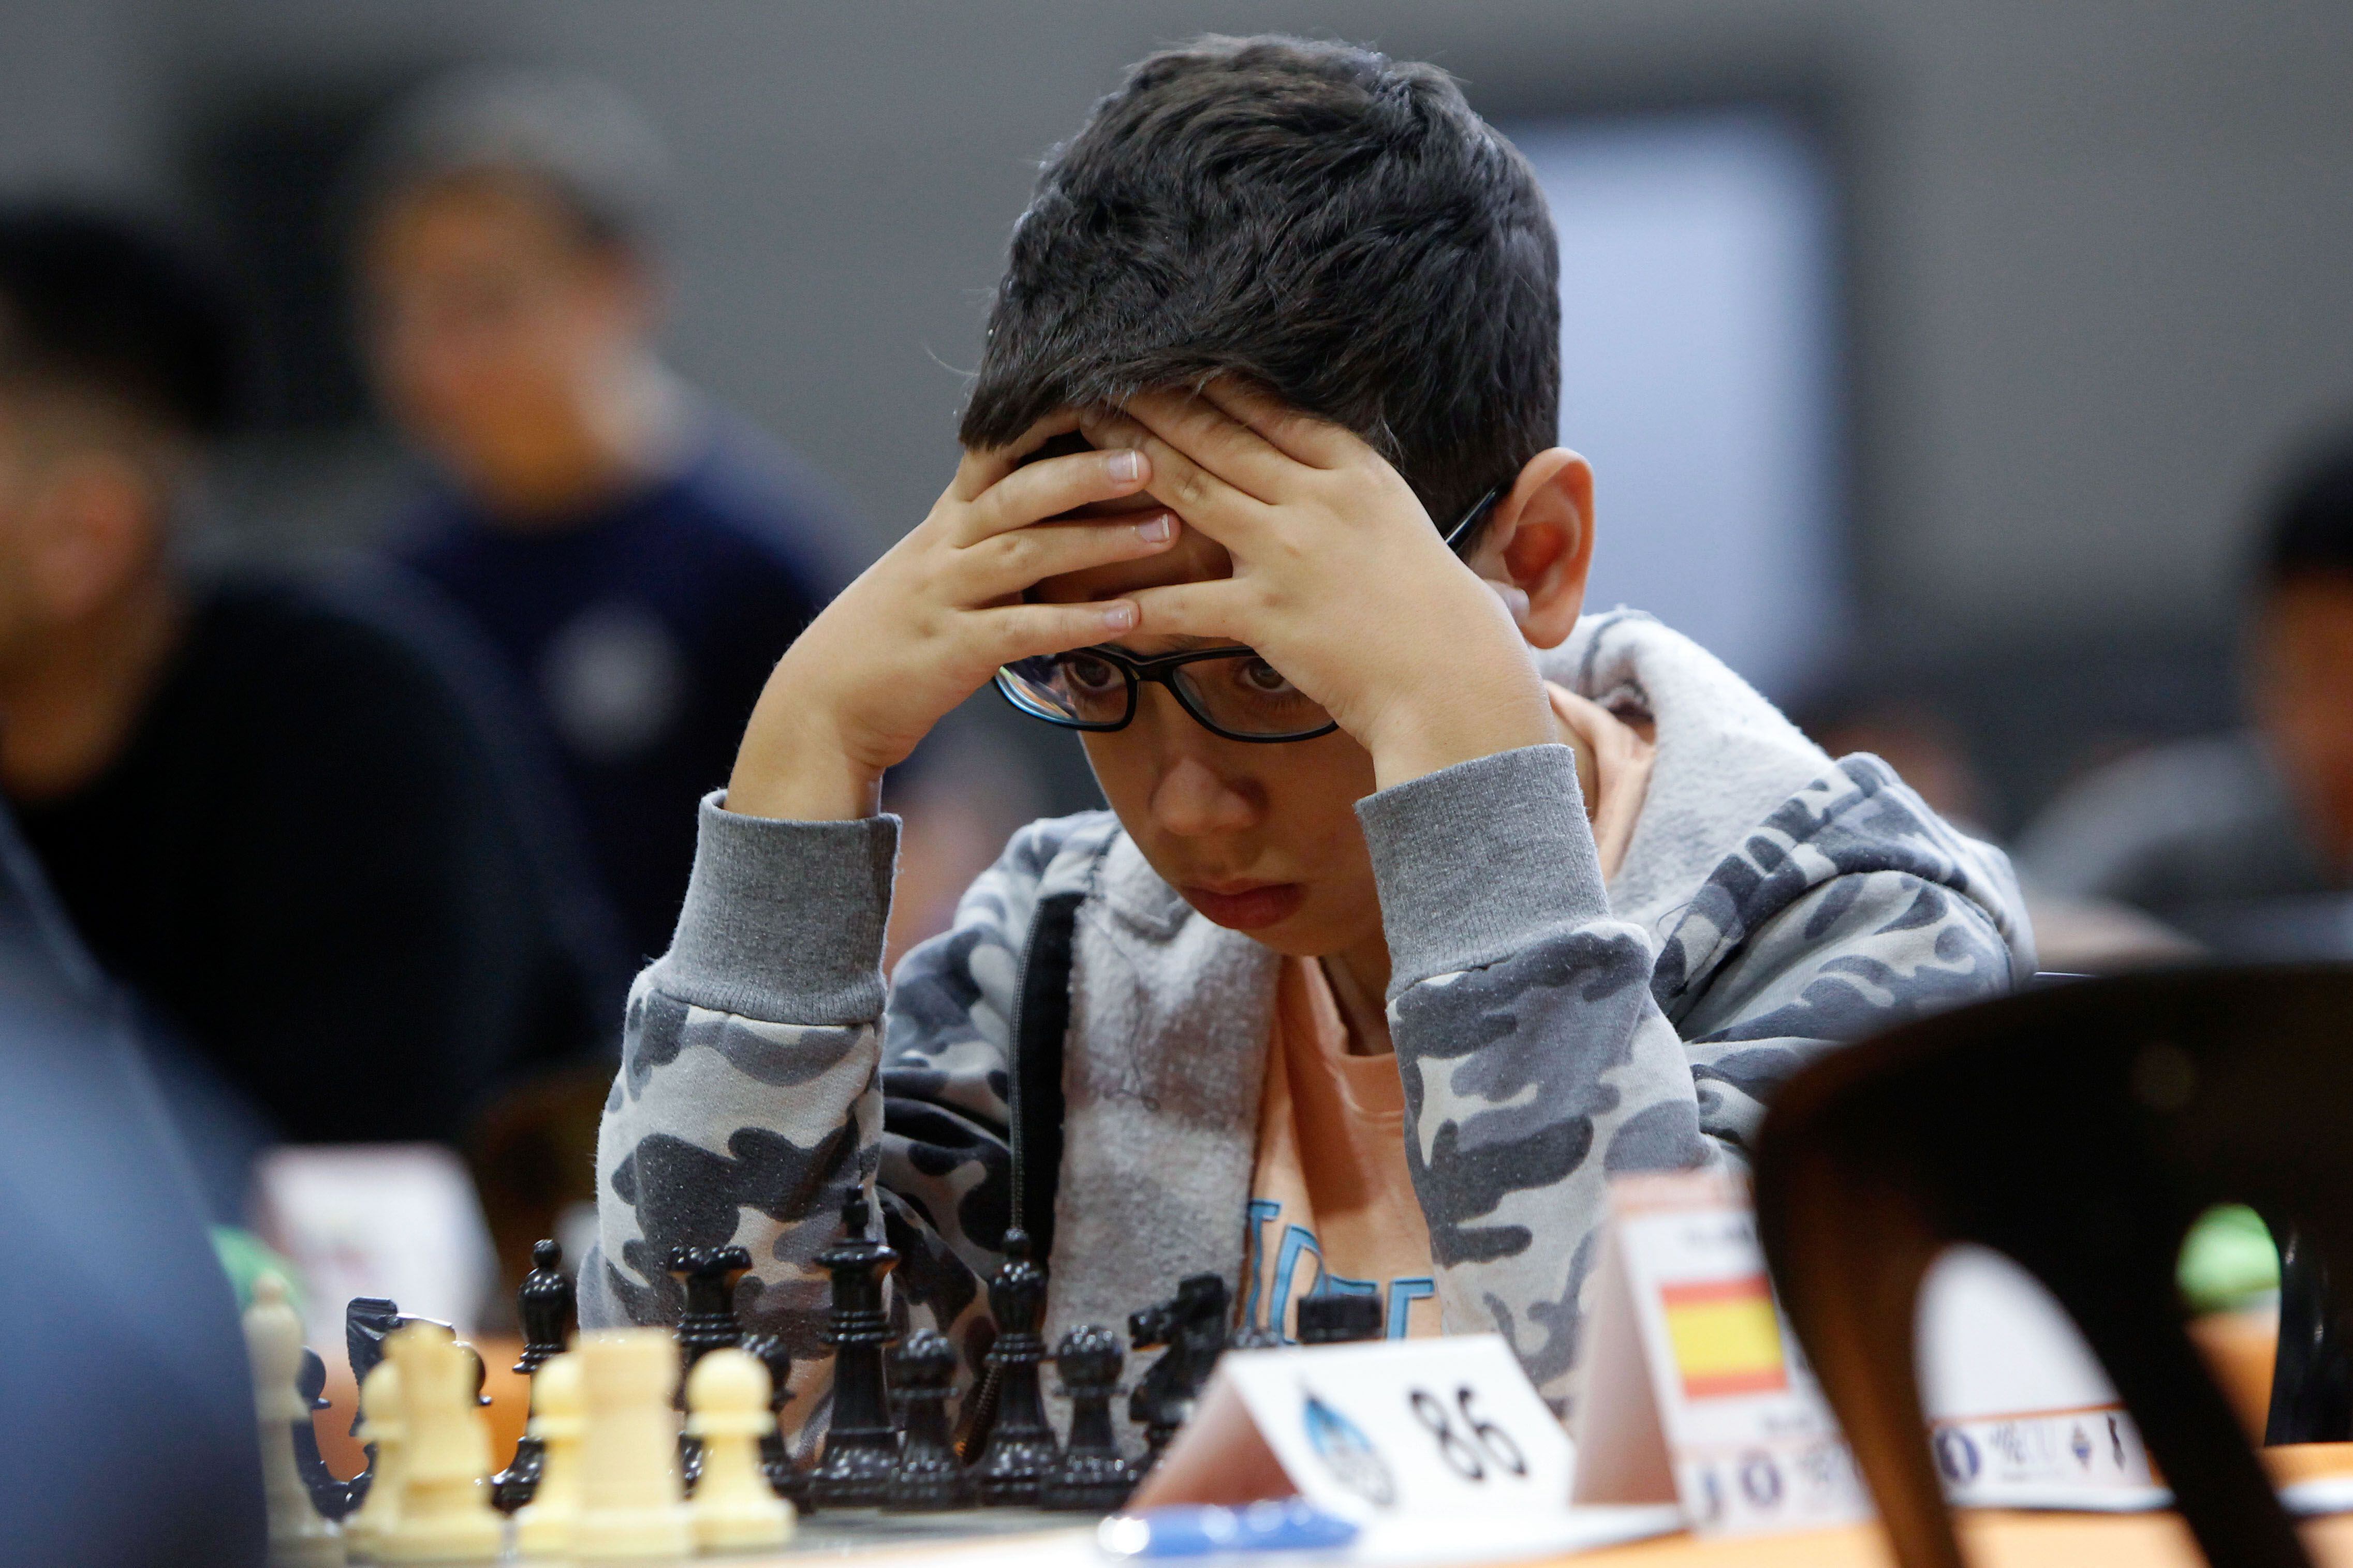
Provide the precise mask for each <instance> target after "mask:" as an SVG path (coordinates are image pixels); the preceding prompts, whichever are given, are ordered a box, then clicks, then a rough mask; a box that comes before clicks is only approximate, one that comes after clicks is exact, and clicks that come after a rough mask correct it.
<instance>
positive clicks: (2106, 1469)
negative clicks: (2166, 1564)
mask: <svg viewBox="0 0 2353 1568" xmlns="http://www.w3.org/2000/svg"><path fill="white" fill-rule="evenodd" d="M1917 1346H1918V1348H1917V1351H1916V1354H1917V1357H1918V1362H1919V1367H1920V1400H1921V1404H1922V1405H1923V1406H1924V1407H1926V1410H1927V1411H1928V1416H1929V1419H1928V1426H1929V1444H1930V1447H1931V1450H1932V1451H1933V1452H1934V1453H1935V1454H1936V1469H1937V1472H1938V1473H1939V1474H1940V1475H1941V1476H1942V1477H1943V1478H1944V1482H1945V1492H1946V1495H1947V1497H1949V1498H1951V1499H1952V1500H1953V1501H1955V1502H1957V1503H1960V1504H1963V1505H1974V1506H1984V1507H1994V1508H2061V1509H2090V1510H2117V1511H2130V1510H2138V1509H2152V1508H2163V1507H2164V1506H2166V1504H2167V1503H2168V1501H2170V1500H2171V1494H2170V1493H2168V1491H2167V1489H2165V1488H2164V1487H2162V1486H2159V1485H2158V1482H2157V1479H2156V1477H2155V1476H2154V1475H2153V1474H2151V1472H2150V1470H2149V1468H2148V1454H2147V1450H2146V1449H2145V1448H2144V1447H2142V1445H2141V1438H2140V1431H2139V1428H2137V1426H2134V1425H2133V1421H2132V1417H2131V1416H2129V1415H2126V1413H2125V1409H2124V1404H2123V1402H2122V1401H2121V1400H2119V1399H2118V1398H2117V1397H2116V1387H2115V1385H2114V1384H2111V1383H2109V1381H2108V1377H2107V1373H2105V1372H2103V1371H2102V1370H2101V1369H2100V1363H2099V1362H2098V1361H2097V1360H2096V1359H2094V1356H2093V1354H2092V1352H2091V1349H2090V1347H2089V1346H2087V1345H2085V1344H2084V1340H2083V1336H2082V1335H2081V1334H2080V1333H2079V1332H2077V1331H2076V1329H2075V1325H2074V1323H2073V1321H2071V1320H2070V1319H2069V1318H2068V1316H2067V1314H2066V1312H2065V1310H2063V1309H2062V1308H2061V1307H2060V1305H2059V1303H2058V1302H2057V1301H2055V1300H2052V1296H2051V1293H2050V1292H2049V1291H2047V1290H2045V1289H2043V1288H2042V1285H2041V1284H2040V1283H2039V1282H2038V1281H2037V1280H2036V1279H2035V1278H2034V1277H2033V1276H2032V1275H2031V1274H2029V1273H2027V1272H2026V1270H2024V1269H2023V1268H2020V1267H2019V1266H2018V1265H2017V1264H2015V1263H2012V1262H2011V1261H2010V1259H2008V1258H2004V1257H2002V1256H2001V1255H2000V1253H1997V1252H1991V1251H1989V1250H1987V1249H1986V1248H1984V1247H1953V1248H1950V1249H1949V1250H1947V1252H1946V1253H1945V1255H1944V1256H1943V1257H1941V1258H1937V1259H1936V1263H1935V1265H1934V1266H1932V1267H1931V1268H1930V1269H1929V1271H1928V1277H1927V1279H1925V1280H1924V1281H1922V1284H1921V1292H1920V1321H1919V1325H1918V1329H1917Z"/></svg>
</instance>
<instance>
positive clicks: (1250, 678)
mask: <svg viewBox="0 0 2353 1568" xmlns="http://www.w3.org/2000/svg"><path fill="white" fill-rule="evenodd" d="M1234 679H1236V680H1238V681H1240V683H1241V685H1242V687H1243V689H1245V690H1247V691H1249V692H1250V693H1251V694H1252V695H1254V696H1259V697H1280V696H1282V695H1283V694H1284V693H1286V692H1288V691H1289V690H1290V689H1291V682H1289V681H1288V680H1285V679H1283V678H1282V671H1281V670H1279V669H1277V668H1274V666H1272V665H1271V664H1269V663H1267V662H1266V660H1264V659H1262V658H1252V659H1245V660H1243V661H1242V663H1241V665H1240V668H1238V669H1236V670H1235V672H1234Z"/></svg>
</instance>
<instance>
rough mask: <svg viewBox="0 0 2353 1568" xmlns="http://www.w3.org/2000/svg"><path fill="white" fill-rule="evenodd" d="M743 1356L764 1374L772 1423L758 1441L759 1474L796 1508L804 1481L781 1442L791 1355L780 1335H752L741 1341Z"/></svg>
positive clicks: (789, 1396)
mask: <svg viewBox="0 0 2353 1568" xmlns="http://www.w3.org/2000/svg"><path fill="white" fill-rule="evenodd" d="M744 1352H745V1353H747V1354H749V1355H752V1356H755V1357H757V1358H758V1360H759V1363H760V1364H761V1365H762V1366H763V1367H765V1368H766V1369H767V1373H768V1414H769V1415H771V1416H772V1417H774V1419H773V1420H772V1421H771V1422H770V1423H769V1425H768V1430H767V1431H766V1433H765V1434H764V1435H763V1436H761V1438H760V1471H761V1473H762V1474H763V1475H765V1476H766V1477H767V1478H768V1485H769V1486H770V1487H772V1488H774V1489H775V1490H776V1495H777V1496H778V1497H780V1498H783V1499H785V1500H786V1501H788V1502H791V1503H793V1504H795V1505H797V1506H806V1505H804V1504H803V1503H802V1500H803V1498H804V1497H805V1496H806V1495H807V1490H808V1477H807V1476H806V1475H804V1474H803V1473H802V1471H801V1468H800V1467H799V1466H798V1465H797V1464H795V1463H793V1453H792V1447H791V1445H790V1444H788V1443H787V1442H786V1440H785V1406H786V1404H788V1403H789V1402H790V1401H791V1399H792V1397H793V1390H792V1376H793V1352H792V1347H791V1346H790V1345H787V1344H786V1343H785V1338H784V1336H783V1335H782V1334H753V1335H751V1336H749V1337H748V1338H746V1339H745V1340H744Z"/></svg>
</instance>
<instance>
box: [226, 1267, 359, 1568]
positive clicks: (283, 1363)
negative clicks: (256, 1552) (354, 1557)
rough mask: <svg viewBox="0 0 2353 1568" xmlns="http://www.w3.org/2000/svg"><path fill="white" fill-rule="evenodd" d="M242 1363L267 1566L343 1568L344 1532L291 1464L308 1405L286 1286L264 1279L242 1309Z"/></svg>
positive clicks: (298, 1326)
mask: <svg viewBox="0 0 2353 1568" xmlns="http://www.w3.org/2000/svg"><path fill="white" fill-rule="evenodd" d="M245 1352H246V1361H247V1363H248V1367H249V1368H250V1370H251V1372H252V1374H253V1410H254V1417H255V1419H256V1420H257V1421H259V1423H260V1427H261V1496H262V1501H263V1504H264V1505H265V1507H266V1508H267V1509H268V1510H269V1563H270V1568H343V1531H339V1530H337V1529H336V1528H335V1526H334V1525H333V1524H332V1523H331V1522H330V1521H327V1520H325V1519H322V1518H321V1517H320V1514H319V1510H317V1509H315V1508H313V1507H311V1489H310V1488H309V1487H308V1486H306V1485H305V1484H304V1483H303V1479H302V1471H301V1466H300V1465H298V1464H297V1463H296V1462H295V1458H294V1427H295V1426H296V1424H298V1423H300V1424H301V1425H303V1426H308V1425H310V1421H311V1402H310V1401H309V1400H308V1399H305V1398H304V1397H302V1395H301V1394H299V1393H297V1392H296V1391H295V1380H296V1379H297V1378H298V1377H299V1376H300V1375H301V1370H302V1320H301V1319H300V1318H298V1317H296V1316H295V1315H294V1309H293V1307H292V1306H290V1305H289V1304H288V1302H287V1300H286V1281H285V1280H284V1279H280V1277H279V1276H278V1275H275V1274H263V1275H261V1276H259V1278H258V1279H255V1280H254V1282H253V1304H252V1305H251V1306H249V1307H248V1308H247V1309H246V1310H245Z"/></svg>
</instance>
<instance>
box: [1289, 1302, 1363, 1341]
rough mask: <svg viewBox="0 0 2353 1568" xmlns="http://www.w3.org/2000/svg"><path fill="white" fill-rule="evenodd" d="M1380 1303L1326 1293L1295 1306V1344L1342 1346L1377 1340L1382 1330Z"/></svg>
mask: <svg viewBox="0 0 2353 1568" xmlns="http://www.w3.org/2000/svg"><path fill="white" fill-rule="evenodd" d="M1381 1319H1382V1312H1381V1299H1380V1298H1379V1297H1378V1296H1366V1295H1363V1294H1360V1293H1357V1292H1354V1291H1339V1290H1327V1291H1324V1292H1322V1293H1321V1294H1318V1295H1314V1296H1308V1297H1304V1298H1303V1299H1302V1300H1301V1301H1300V1303H1299V1342H1300V1343H1301V1344H1303V1345H1345V1344H1354V1343H1356V1342H1359V1341H1363V1340H1377V1339H1379V1338H1380V1337H1381V1329H1382V1322H1381Z"/></svg>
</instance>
